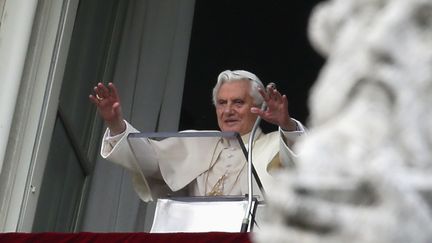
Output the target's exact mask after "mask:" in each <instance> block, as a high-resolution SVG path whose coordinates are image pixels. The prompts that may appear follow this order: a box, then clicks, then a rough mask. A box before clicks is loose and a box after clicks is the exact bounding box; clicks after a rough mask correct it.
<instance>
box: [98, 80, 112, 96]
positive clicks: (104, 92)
mask: <svg viewBox="0 0 432 243" xmlns="http://www.w3.org/2000/svg"><path fill="white" fill-rule="evenodd" d="M96 87H97V91H98V92H97V93H96V95H98V96H99V97H100V98H104V99H105V98H108V97H109V95H110V92H109V90H108V88H107V87H106V86H105V85H104V84H103V83H98V84H97V86H96ZM96 98H97V96H96Z"/></svg>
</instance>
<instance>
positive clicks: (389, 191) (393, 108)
mask: <svg viewBox="0 0 432 243" xmlns="http://www.w3.org/2000/svg"><path fill="white" fill-rule="evenodd" d="M309 36H310V39H311V42H312V44H313V45H314V47H315V49H316V50H317V51H318V52H320V53H321V54H323V55H325V56H326V57H327V61H326V64H325V66H324V67H323V69H322V70H321V73H320V76H319V78H318V80H317V82H316V84H315V85H314V87H313V89H312V91H311V98H310V103H309V107H310V112H311V114H310V121H309V128H310V130H309V134H308V136H306V137H305V138H304V139H303V140H302V141H300V143H298V144H297V147H296V149H297V152H298V153H299V157H298V161H296V166H295V167H294V168H291V169H290V170H287V171H284V172H282V173H280V174H279V175H278V180H279V181H278V183H277V184H276V185H275V186H274V188H273V189H272V190H269V191H268V192H267V194H268V195H267V202H268V209H267V216H268V217H267V220H266V221H265V224H263V225H262V226H261V227H260V228H261V229H260V230H259V231H258V233H257V234H256V235H255V238H254V240H256V241H258V242H296V243H315V242H320V243H328V242H351V243H352V242H359V243H360V242H361V243H386V242H389V243H390V242H391V243H406V242H424V243H427V242H432V0H410V1H407V0H332V1H326V2H323V3H321V4H319V5H318V6H317V7H316V8H315V9H314V11H313V13H312V16H311V19H310V26H309Z"/></svg>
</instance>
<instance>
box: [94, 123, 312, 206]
mask: <svg viewBox="0 0 432 243" xmlns="http://www.w3.org/2000/svg"><path fill="white" fill-rule="evenodd" d="M296 122H297V123H298V127H299V131H293V132H285V131H282V130H281V129H279V131H276V132H272V133H268V134H264V133H262V132H261V130H258V131H257V134H256V136H255V138H256V139H255V141H254V147H253V150H252V156H253V162H254V167H255V169H256V171H257V174H258V176H259V178H260V180H261V182H262V185H263V187H264V189H265V188H266V186H268V184H269V183H270V181H271V180H273V178H272V176H271V175H270V173H269V171H270V167H272V166H275V165H276V166H278V165H281V164H289V163H292V161H293V157H295V156H296V155H295V154H294V153H293V152H292V150H291V148H290V147H291V145H292V144H293V143H294V142H295V140H296V139H297V138H298V137H300V136H301V135H302V134H303V133H304V128H303V126H302V125H301V123H300V122H298V121H296ZM136 132H138V131H137V130H136V129H135V128H133V127H132V126H131V125H130V124H129V123H127V122H126V131H125V132H124V133H122V134H120V135H117V136H113V137H111V136H110V134H109V130H108V129H107V131H106V132H105V135H104V138H103V141H102V147H101V155H102V157H103V158H105V159H107V160H109V161H112V162H114V163H116V164H120V165H121V166H123V167H125V168H127V169H129V170H130V171H131V172H132V173H133V178H132V179H133V184H134V188H135V191H136V192H137V194H138V195H139V197H140V198H141V199H142V200H143V201H151V200H153V197H156V198H157V197H160V196H163V194H169V193H172V192H177V191H179V190H181V189H184V188H186V187H187V186H188V187H189V188H188V189H189V195H190V196H204V194H205V192H209V191H210V190H211V188H212V187H213V186H214V185H215V183H216V182H217V180H218V178H221V177H222V176H223V175H227V176H228V179H227V180H226V181H227V183H228V184H229V185H228V186H225V187H223V188H222V189H223V190H222V191H223V192H224V193H226V194H227V195H243V194H245V193H247V192H248V188H247V186H248V184H247V180H246V179H247V177H246V171H247V170H246V169H245V167H246V166H243V165H244V163H245V162H246V158H243V160H242V159H241V156H239V154H241V153H242V152H241V150H240V148H239V147H235V146H234V147H233V146H230V142H229V141H226V140H224V139H220V138H218V137H204V138H203V137H192V138H187V139H184V138H169V139H165V140H162V141H155V140H151V139H144V138H142V139H139V140H138V144H137V141H135V142H134V146H135V148H136V147H139V149H134V152H132V149H131V147H130V144H129V142H128V141H127V136H128V134H129V133H136ZM248 139H249V134H247V135H244V136H242V140H243V142H244V143H247V142H248ZM231 158H232V159H235V161H233V162H230V161H229V159H231ZM239 163H241V164H239ZM225 167H226V169H225ZM230 168H231V169H232V170H233V171H230V170H231V169H230ZM230 174H232V175H230ZM161 181H163V182H164V183H161ZM163 184H166V185H167V186H168V187H169V190H166V188H164V186H161V185H163Z"/></svg>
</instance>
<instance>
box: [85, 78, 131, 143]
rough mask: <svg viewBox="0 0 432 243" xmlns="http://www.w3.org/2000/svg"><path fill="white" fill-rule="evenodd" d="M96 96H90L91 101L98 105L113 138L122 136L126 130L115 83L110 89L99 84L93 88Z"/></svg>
mask: <svg viewBox="0 0 432 243" xmlns="http://www.w3.org/2000/svg"><path fill="white" fill-rule="evenodd" d="M93 92H94V94H90V95H89V99H90V101H91V102H92V103H93V104H95V105H96V107H97V109H98V113H99V115H100V116H101V117H102V119H103V120H104V121H105V123H106V124H107V126H108V128H109V129H110V133H111V136H113V135H117V134H120V133H122V132H124V131H125V130H126V124H125V122H124V120H123V114H122V111H121V105H120V97H119V95H118V92H117V88H116V87H115V86H114V84H113V83H109V84H108V87H107V86H105V85H104V84H102V83H98V84H97V85H96V86H95V87H94V88H93Z"/></svg>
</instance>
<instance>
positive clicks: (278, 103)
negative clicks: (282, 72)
mask: <svg viewBox="0 0 432 243" xmlns="http://www.w3.org/2000/svg"><path fill="white" fill-rule="evenodd" d="M259 92H260V94H261V95H262V97H263V98H264V101H265V102H266V104H267V109H266V110H265V111H263V110H261V109H260V108H258V107H252V108H251V112H252V113H254V114H257V115H258V116H260V117H261V118H262V119H263V120H265V121H267V122H269V123H272V124H275V125H277V126H280V127H281V128H282V129H284V130H286V131H295V130H296V123H295V121H293V120H292V119H291V117H290V115H289V112H288V99H287V97H286V95H281V94H280V93H279V91H278V90H277V89H276V88H275V87H274V85H271V84H269V85H267V92H265V91H264V90H262V89H259Z"/></svg>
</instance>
